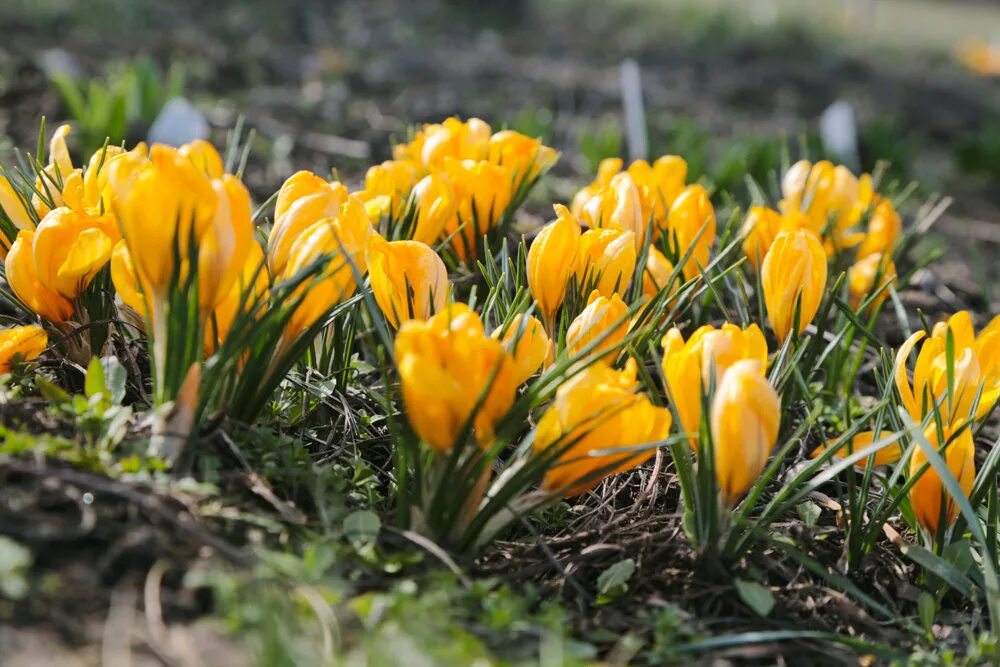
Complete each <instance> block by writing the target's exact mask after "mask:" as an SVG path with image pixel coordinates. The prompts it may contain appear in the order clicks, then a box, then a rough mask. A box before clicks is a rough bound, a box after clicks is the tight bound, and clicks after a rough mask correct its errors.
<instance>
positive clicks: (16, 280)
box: [5, 231, 73, 323]
mask: <svg viewBox="0 0 1000 667" xmlns="http://www.w3.org/2000/svg"><path fill="white" fill-rule="evenodd" d="M34 235H35V234H34V232H31V231H21V232H18V234H17V239H15V240H14V243H13V244H12V245H11V247H10V252H8V253H7V259H6V262H5V269H6V277H7V284H8V285H10V289H11V290H12V291H13V292H14V294H15V295H16V296H17V298H18V299H20V300H21V302H22V303H24V305H26V306H27V307H28V308H29V309H31V310H32V311H33V312H35V313H38V314H39V315H41V316H42V318H44V319H46V320H49V321H50V322H55V323H60V322H65V321H66V320H67V319H69V318H70V316H72V314H73V304H71V303H70V302H69V300H68V299H67V298H66V297H64V296H61V295H60V294H59V293H57V292H55V291H53V290H51V289H49V288H47V287H45V286H44V285H43V284H42V283H41V281H40V280H39V279H38V274H37V273H36V272H35V261H34V257H33V248H32V246H33V244H34Z"/></svg>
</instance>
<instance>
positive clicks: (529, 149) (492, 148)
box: [488, 130, 559, 192]
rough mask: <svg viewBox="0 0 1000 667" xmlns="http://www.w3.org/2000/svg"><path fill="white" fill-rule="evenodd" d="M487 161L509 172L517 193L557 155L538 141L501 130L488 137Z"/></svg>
mask: <svg viewBox="0 0 1000 667" xmlns="http://www.w3.org/2000/svg"><path fill="white" fill-rule="evenodd" d="M488 159H489V161H490V162H492V163H493V164H498V165H501V166H503V167H506V168H508V169H510V170H511V172H512V173H513V174H514V180H515V183H514V191H515V192H517V190H518V189H519V188H520V187H521V185H522V184H523V183H525V182H530V181H532V180H534V179H535V178H537V177H538V175H539V174H540V173H542V172H543V171H546V170H548V169H549V168H550V167H551V166H552V165H553V164H555V162H556V160H557V159H559V153H557V152H556V151H555V150H554V149H552V148H550V147H549V146H545V145H544V144H542V142H541V141H539V140H538V139H533V138H531V137H529V136H526V135H524V134H521V133H520V132H515V131H514V130H501V131H499V132H497V133H496V134H494V135H493V136H492V137H490V141H489V157H488Z"/></svg>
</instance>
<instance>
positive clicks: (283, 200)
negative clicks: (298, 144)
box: [267, 171, 347, 275]
mask: <svg viewBox="0 0 1000 667" xmlns="http://www.w3.org/2000/svg"><path fill="white" fill-rule="evenodd" d="M346 201H347V188H346V187H344V185H343V184H341V183H337V182H333V183H327V182H326V181H325V180H323V179H322V178H320V177H319V176H316V175H315V174H311V173H309V172H306V171H300V172H298V173H297V174H294V175H293V176H292V177H291V178H289V179H288V180H287V181H285V183H284V185H282V186H281V189H280V190H279V191H278V200H277V202H276V204H275V208H274V226H272V227H271V233H270V234H269V235H268V237H267V261H268V268H269V269H270V270H271V274H272V275H278V274H280V273H281V272H283V271H284V269H285V264H286V263H287V262H288V260H289V254H290V252H291V249H292V246H293V245H294V244H295V243H296V242H297V241H298V240H299V238H300V237H301V236H302V235H303V233H304V232H305V231H306V230H307V229H309V228H310V227H312V226H313V225H314V224H316V222H317V221H319V220H322V219H324V218H335V217H337V215H338V214H339V213H340V209H341V207H342V206H343V205H344V203H345V202H346Z"/></svg>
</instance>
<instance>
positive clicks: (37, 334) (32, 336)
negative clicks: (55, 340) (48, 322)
mask: <svg viewBox="0 0 1000 667" xmlns="http://www.w3.org/2000/svg"><path fill="white" fill-rule="evenodd" d="M48 344H49V339H48V336H46V335H45V331H43V330H42V328H41V327H39V326H35V325H28V326H21V327H10V328H7V329H0V375H3V374H4V373H9V372H10V365H11V362H12V361H14V358H15V357H19V358H20V359H21V361H31V360H32V359H35V358H37V357H38V355H40V354H41V353H42V352H44V351H45V346H46V345H48Z"/></svg>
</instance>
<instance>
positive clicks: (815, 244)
mask: <svg viewBox="0 0 1000 667" xmlns="http://www.w3.org/2000/svg"><path fill="white" fill-rule="evenodd" d="M826 272H827V266H826V251H825V250H823V244H822V243H820V241H819V239H818V238H816V236H815V235H813V234H812V233H811V232H807V231H804V230H796V231H784V232H781V233H780V234H778V236H777V237H775V239H774V243H773V244H772V245H771V249H770V250H769V251H768V252H767V256H766V257H764V265H763V267H762V268H761V285H762V286H763V290H764V304H765V305H766V306H767V317H768V320H769V321H770V323H771V329H772V330H773V331H774V334H775V336H777V337H778V340H779V341H780V342H784V340H785V338H787V337H788V334H789V333H790V332H791V330H792V325H793V324H794V320H795V309H796V304H797V303H799V301H800V299H801V307H800V313H799V327H798V332H799V333H802V332H803V331H805V328H806V327H807V326H809V324H810V323H811V322H812V320H813V318H814V317H816V311H818V310H819V304H820V301H822V299H823V291H824V290H825V289H826Z"/></svg>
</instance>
